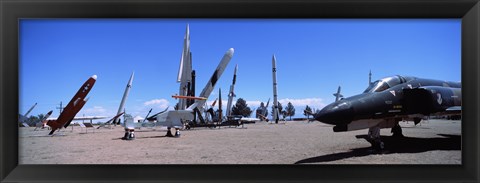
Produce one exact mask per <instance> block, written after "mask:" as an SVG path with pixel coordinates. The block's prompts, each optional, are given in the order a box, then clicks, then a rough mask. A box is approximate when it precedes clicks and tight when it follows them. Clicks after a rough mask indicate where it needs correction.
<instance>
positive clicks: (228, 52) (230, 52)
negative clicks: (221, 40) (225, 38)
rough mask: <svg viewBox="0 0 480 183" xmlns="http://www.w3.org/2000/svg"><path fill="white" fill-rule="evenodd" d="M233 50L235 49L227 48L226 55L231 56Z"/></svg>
mask: <svg viewBox="0 0 480 183" xmlns="http://www.w3.org/2000/svg"><path fill="white" fill-rule="evenodd" d="M234 52H235V50H234V49H233V48H230V49H228V51H227V54H228V56H230V57H232V56H233V53H234Z"/></svg>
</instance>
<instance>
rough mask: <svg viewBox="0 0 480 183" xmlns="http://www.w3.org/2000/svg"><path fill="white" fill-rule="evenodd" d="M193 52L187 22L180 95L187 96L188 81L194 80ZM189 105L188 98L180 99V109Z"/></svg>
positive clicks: (181, 67) (179, 72) (178, 78)
mask: <svg viewBox="0 0 480 183" xmlns="http://www.w3.org/2000/svg"><path fill="white" fill-rule="evenodd" d="M191 55H192V53H191V52H190V28H189V26H188V24H187V30H186V31H185V37H184V38H183V49H182V56H181V58H180V68H179V69H178V77H177V82H179V83H180V89H179V91H178V95H180V96H187V94H188V82H190V81H191V80H192V75H191V74H192V58H191ZM186 105H187V99H179V100H178V109H179V110H184V109H185V108H186Z"/></svg>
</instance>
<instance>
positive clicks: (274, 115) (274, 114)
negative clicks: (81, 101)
mask: <svg viewBox="0 0 480 183" xmlns="http://www.w3.org/2000/svg"><path fill="white" fill-rule="evenodd" d="M276 62H277V61H276V58H275V54H273V57H272V79H273V111H272V121H275V123H278V115H279V111H278V100H277V63H276Z"/></svg>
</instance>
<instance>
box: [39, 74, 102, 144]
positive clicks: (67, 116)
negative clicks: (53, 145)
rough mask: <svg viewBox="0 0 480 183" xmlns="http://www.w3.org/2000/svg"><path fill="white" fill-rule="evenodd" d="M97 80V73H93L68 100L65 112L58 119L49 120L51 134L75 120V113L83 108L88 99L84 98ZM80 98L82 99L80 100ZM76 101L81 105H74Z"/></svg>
mask: <svg viewBox="0 0 480 183" xmlns="http://www.w3.org/2000/svg"><path fill="white" fill-rule="evenodd" d="M96 81H97V75H93V76H91V77H90V78H88V80H87V81H85V83H83V85H82V86H81V87H80V88H79V89H78V91H77V93H76V94H75V95H74V96H73V98H72V99H71V100H70V102H68V104H67V106H66V107H65V109H64V110H63V112H62V113H61V114H60V116H58V118H57V120H49V121H48V122H47V124H48V126H50V127H51V128H52V131H50V133H49V135H52V134H53V132H54V131H55V130H57V129H58V128H61V127H62V126H63V127H65V128H66V127H67V126H68V125H69V124H70V122H71V121H72V120H73V118H74V117H75V115H76V114H77V113H78V111H80V109H82V107H83V105H85V103H86V102H87V101H88V99H87V100H84V99H85V97H86V96H87V94H88V93H89V92H90V90H91V89H92V87H93V85H94V84H95V82H96ZM78 99H81V100H80V101H78ZM74 103H79V105H74Z"/></svg>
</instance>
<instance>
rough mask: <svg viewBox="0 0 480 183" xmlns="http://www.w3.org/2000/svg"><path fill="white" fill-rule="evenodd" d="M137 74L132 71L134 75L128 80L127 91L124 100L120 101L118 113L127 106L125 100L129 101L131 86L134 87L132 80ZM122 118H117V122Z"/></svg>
mask: <svg viewBox="0 0 480 183" xmlns="http://www.w3.org/2000/svg"><path fill="white" fill-rule="evenodd" d="M134 75H135V72H132V75H131V76H130V80H128V83H127V87H126V88H125V92H124V93H123V97H122V101H121V102H120V106H118V112H117V115H119V114H120V113H122V112H123V110H124V108H125V101H127V97H128V93H129V92H130V88H132V82H133V76H134ZM119 120H120V118H117V119H115V124H117V123H118V122H119Z"/></svg>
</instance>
